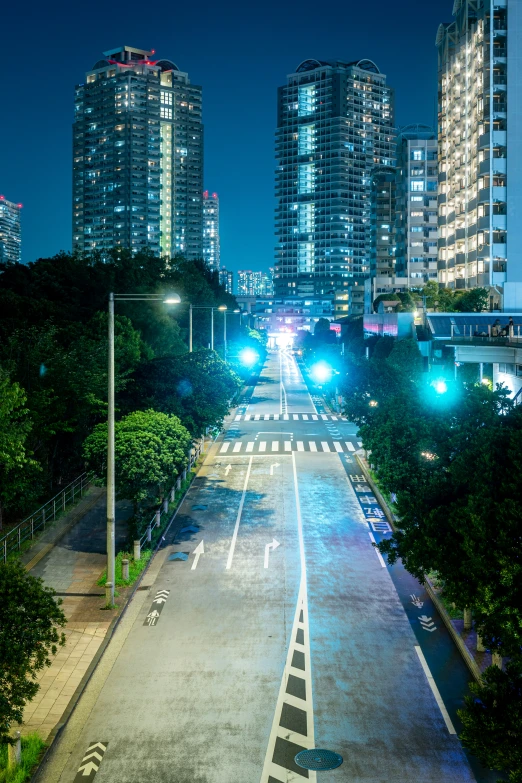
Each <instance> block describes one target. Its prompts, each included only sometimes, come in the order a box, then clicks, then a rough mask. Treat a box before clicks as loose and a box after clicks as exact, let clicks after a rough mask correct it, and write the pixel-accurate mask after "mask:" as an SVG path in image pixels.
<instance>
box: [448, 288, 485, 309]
mask: <svg viewBox="0 0 522 783" xmlns="http://www.w3.org/2000/svg"><path fill="white" fill-rule="evenodd" d="M455 300H456V301H455V310H457V311H458V312H461V313H481V312H482V311H483V310H487V309H488V302H489V292H488V289H487V288H470V289H468V290H467V291H459V292H457V295H456V296H455Z"/></svg>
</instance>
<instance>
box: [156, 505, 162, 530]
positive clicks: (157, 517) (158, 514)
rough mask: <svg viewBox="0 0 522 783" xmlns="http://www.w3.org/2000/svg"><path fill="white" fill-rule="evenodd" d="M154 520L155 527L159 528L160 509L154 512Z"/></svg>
mask: <svg viewBox="0 0 522 783" xmlns="http://www.w3.org/2000/svg"><path fill="white" fill-rule="evenodd" d="M155 518H156V527H159V526H160V522H161V509H160V508H158V510H157V511H156V514H155Z"/></svg>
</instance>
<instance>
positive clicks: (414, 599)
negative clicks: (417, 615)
mask: <svg viewBox="0 0 522 783" xmlns="http://www.w3.org/2000/svg"><path fill="white" fill-rule="evenodd" d="M410 598H411V602H412V604H413V605H414V606H416V607H417V609H422V607H423V606H424V601H421V600H420V598H417V596H416V595H415V594H414V593H413V594H412V595H410Z"/></svg>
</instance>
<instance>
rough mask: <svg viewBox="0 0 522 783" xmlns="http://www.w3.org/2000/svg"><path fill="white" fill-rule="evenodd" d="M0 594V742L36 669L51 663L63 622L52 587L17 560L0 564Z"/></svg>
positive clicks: (29, 692) (33, 684) (17, 718)
mask: <svg viewBox="0 0 522 783" xmlns="http://www.w3.org/2000/svg"><path fill="white" fill-rule="evenodd" d="M0 595H1V596H2V600H1V601H0V661H1V662H2V663H1V666H0V743H5V742H7V741H8V738H9V731H10V729H11V727H12V724H13V723H20V722H21V720H22V716H23V710H24V707H25V705H26V703H27V702H28V701H29V700H30V699H33V698H34V696H35V695H36V693H37V692H38V690H39V688H40V685H39V684H38V682H37V681H36V675H37V673H38V672H39V671H40V670H41V669H43V668H44V666H50V665H51V659H50V656H51V655H55V654H56V651H57V645H63V644H65V635H64V634H63V633H61V632H59V631H58V628H57V626H58V627H60V626H64V625H65V622H66V620H65V615H64V614H63V612H62V610H61V609H60V607H59V604H58V603H57V602H56V601H55V599H54V598H53V596H54V590H51V588H49V587H44V586H43V584H42V580H41V579H35V577H33V576H30V575H29V574H27V573H26V571H25V569H24V567H23V565H21V564H20V563H19V562H18V561H17V560H15V561H8V562H7V563H6V564H5V565H4V564H3V563H2V564H0Z"/></svg>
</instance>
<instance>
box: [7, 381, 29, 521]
mask: <svg viewBox="0 0 522 783" xmlns="http://www.w3.org/2000/svg"><path fill="white" fill-rule="evenodd" d="M26 400H27V396H26V394H25V392H24V390H23V389H22V388H21V387H20V386H19V385H18V384H17V383H12V382H11V380H10V379H9V376H8V374H7V373H6V372H5V371H4V370H2V369H0V530H2V524H3V509H4V508H5V507H7V508H10V507H11V506H12V505H16V504H17V500H18V499H19V497H20V495H22V494H23V493H24V492H25V491H26V490H27V488H28V486H29V484H30V482H31V479H32V478H33V477H34V472H35V468H36V467H37V463H36V462H35V460H33V459H32V457H31V453H30V451H28V449H27V445H26V441H27V437H28V435H29V433H30V431H31V427H32V422H31V419H30V418H29V410H28V409H27V408H26V407H25V403H26Z"/></svg>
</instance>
